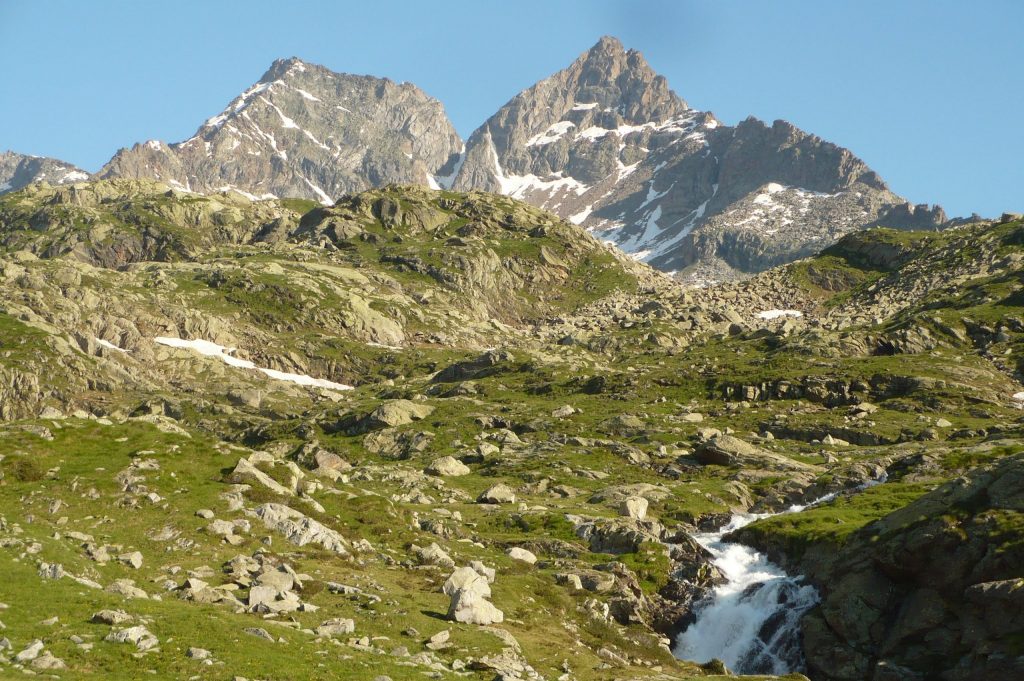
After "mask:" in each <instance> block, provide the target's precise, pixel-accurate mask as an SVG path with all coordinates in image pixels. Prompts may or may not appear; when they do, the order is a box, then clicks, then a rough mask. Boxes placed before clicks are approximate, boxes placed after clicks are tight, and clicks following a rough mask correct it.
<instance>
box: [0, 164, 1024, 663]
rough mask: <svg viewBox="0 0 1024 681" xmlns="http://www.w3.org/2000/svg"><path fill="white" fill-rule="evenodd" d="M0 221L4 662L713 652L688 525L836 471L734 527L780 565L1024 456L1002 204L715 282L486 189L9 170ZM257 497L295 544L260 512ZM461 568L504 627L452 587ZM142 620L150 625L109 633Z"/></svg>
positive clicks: (526, 659) (1011, 267)
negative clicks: (672, 272) (678, 648)
mask: <svg viewBox="0 0 1024 681" xmlns="http://www.w3.org/2000/svg"><path fill="white" fill-rule="evenodd" d="M0 223H2V227H0V245H2V248H3V249H4V251H3V253H2V254H0V290H2V292H3V301H2V303H0V378H2V379H3V380H0V417H2V418H3V422H0V437H2V439H0V456H2V457H3V458H2V460H0V472H2V475H3V478H2V480H0V547H2V550H0V561H3V562H4V563H5V568H4V573H5V574H10V575H11V576H12V577H11V579H10V580H9V581H8V582H6V583H5V584H4V585H0V602H2V603H4V604H5V605H7V608H6V609H5V610H2V611H0V620H2V621H3V623H4V624H5V625H6V629H4V630H3V631H2V632H0V637H3V638H6V639H7V640H8V641H9V642H10V644H11V645H10V649H8V650H0V660H2V661H0V669H3V667H8V668H14V667H16V666H21V667H24V668H27V669H29V670H36V671H45V670H47V667H48V666H50V671H52V673H55V674H58V675H60V676H61V677H62V678H97V677H99V676H103V677H117V676H118V675H119V674H120V675H122V676H123V677H124V678H134V677H137V676H138V675H139V674H141V673H144V672H145V671H147V670H152V671H154V672H155V673H156V674H157V675H158V676H164V677H168V676H186V675H196V676H198V677H199V678H211V679H215V678H231V677H232V676H234V675H240V676H245V677H248V678H267V679H273V678H321V677H338V676H343V677H345V678H366V679H373V678H376V677H377V676H379V675H382V674H384V675H388V676H390V677H391V678H395V679H400V678H408V677H409V675H410V674H415V675H419V674H420V673H421V672H426V673H432V674H435V675H438V676H439V677H442V678H447V677H449V676H450V677H455V676H464V677H465V676H467V675H468V677H469V678H481V679H490V678H494V677H495V675H496V674H498V675H501V674H504V675H505V676H504V678H518V677H522V678H539V677H543V678H548V679H560V678H564V679H579V680H584V679H613V678H614V679H627V678H645V679H648V678H664V679H684V678H696V677H709V675H711V674H713V672H714V669H713V668H711V667H709V668H708V669H707V670H705V669H701V668H700V667H698V666H697V665H695V664H692V663H687V662H684V661H679V660H675V659H673V657H672V656H671V654H670V653H669V651H668V649H667V647H666V645H665V644H666V643H667V641H668V639H666V638H664V637H665V636H672V635H674V634H675V633H676V632H678V631H679V630H680V629H681V628H682V627H683V626H685V624H686V623H687V622H688V621H689V620H688V618H689V617H691V612H692V607H693V603H694V602H695V601H697V600H699V598H700V597H701V596H702V595H704V594H705V593H707V590H708V589H709V588H710V587H711V586H713V584H714V583H715V582H716V580H717V579H718V578H719V577H718V576H717V573H716V571H715V569H714V568H713V566H711V564H710V562H709V561H708V557H707V556H706V555H704V554H703V553H702V552H701V551H700V550H699V549H698V548H696V547H695V546H694V545H693V543H692V541H691V540H690V539H689V534H690V533H693V532H695V531H696V528H697V527H704V528H706V527H708V526H714V525H717V524H720V523H721V522H723V520H724V518H726V517H727V515H728V514H729V513H731V512H735V511H746V510H757V511H762V510H780V509H782V508H785V507H786V506H788V505H790V504H792V503H796V502H801V501H806V500H808V499H811V498H815V497H818V496H821V495H823V494H826V493H829V492H840V493H841V494H840V496H839V497H838V499H837V500H836V501H835V502H834V503H832V504H828V505H824V506H821V507H817V508H814V509H810V510H808V511H805V512H803V513H799V514H793V515H787V516H779V517H777V518H774V519H771V520H768V521H764V522H762V523H757V524H755V525H752V526H750V527H749V528H748V530H747V533H746V535H745V537H747V541H751V542H754V543H757V544H759V545H762V546H764V547H765V548H766V549H768V550H770V551H772V552H773V553H775V554H778V555H779V557H780V559H785V560H788V561H789V562H791V563H792V564H794V565H796V564H797V563H798V561H801V560H805V559H807V557H809V556H813V555H816V552H820V551H822V547H830V548H829V549H828V550H829V551H832V552H833V553H835V550H836V549H837V548H838V549H842V547H844V546H847V545H853V544H851V542H856V541H859V539H858V538H859V537H860V536H861V534H862V533H863V532H869V531H870V528H871V527H873V526H874V525H875V524H876V523H878V522H885V520H883V519H884V518H887V517H889V516H890V515H891V514H893V513H899V512H900V509H902V508H903V507H906V506H907V505H908V504H913V503H917V502H915V500H917V499H921V498H925V497H927V495H928V494H929V493H930V490H933V489H934V488H936V487H937V486H939V485H941V484H942V483H944V482H945V481H948V480H950V479H953V478H955V477H957V476H960V475H963V474H967V473H968V472H969V471H971V470H972V469H975V468H977V467H979V466H984V465H992V464H993V463H998V462H999V461H1001V460H1002V459H1004V458H1006V457H1007V456H1009V455H1011V454H1013V453H1014V452H1015V451H1018V450H1019V443H1018V438H1019V431H1020V410H1019V409H1018V408H1017V406H1016V404H1015V402H1014V400H1013V399H1012V395H1013V394H1014V393H1016V392H1017V391H1018V390H1020V387H1019V376H1018V374H1017V370H1018V367H1017V365H1016V359H1015V358H1016V353H1017V351H1018V349H1019V348H1018V343H1019V342H1020V341H1021V334H1024V325H1022V324H1021V322H1020V321H1019V318H1020V315H1021V313H1022V310H1021V309H1020V308H1021V306H1022V303H1024V301H1018V300H1017V296H1019V290H1020V288H1021V281H1020V273H1021V270H1020V262H1021V261H1022V260H1024V250H1022V246H1021V245H1020V243H1024V242H1019V238H1018V236H1017V235H1018V234H1019V233H1021V232H1022V231H1024V228H1022V227H1021V225H1020V224H1016V223H1009V224H1003V225H995V226H989V225H974V226H969V227H964V228H960V229H958V230H956V231H950V232H947V233H942V234H938V235H935V234H915V233H904V232H901V233H892V232H888V231H884V230H873V231H871V232H867V233H864V234H858V235H854V236H851V237H848V238H847V239H844V240H843V241H841V242H840V243H839V244H837V245H836V246H834V247H832V248H830V249H829V250H828V251H827V252H826V253H825V254H823V255H821V256H818V257H816V258H812V259H810V260H807V261H801V262H800V263H795V264H793V265H790V266H786V267H783V268H779V269H776V270H772V271H771V272H769V273H765V274H762V275H759V276H758V277H757V278H755V279H754V280H751V281H748V282H745V283H741V284H730V285H725V286H719V287H711V288H707V289H683V288H682V287H680V286H679V285H678V284H677V283H675V282H673V281H672V280H670V279H669V278H667V277H665V276H664V275H661V274H659V273H657V272H654V271H652V270H650V269H649V268H647V267H645V266H642V265H639V264H636V263H634V262H632V261H631V260H629V259H627V258H625V257H624V256H622V255H621V254H619V253H617V252H615V251H613V250H610V249H608V248H607V247H605V246H603V245H602V244H600V243H598V242H597V241H596V240H594V239H592V238H590V237H589V236H588V235H586V234H585V233H582V232H580V231H579V230H578V229H577V228H575V227H573V226H572V225H569V224H566V223H564V222H561V221H559V220H558V219H557V218H554V217H553V216H550V215H548V214H546V213H543V212H541V211H539V210H537V209H534V208H531V207H529V206H526V205H524V204H521V203H518V202H515V201H513V200H510V199H508V198H505V197H499V196H493V195H488V194H482V193H471V194H460V193H454V192H431V191H428V190H425V189H421V188H386V189H381V190H376V191H372V192H367V193H364V194H360V195H356V196H352V197H345V198H343V199H342V200H340V201H339V202H338V203H337V204H336V205H334V206H332V207H328V208H318V207H314V206H313V205H310V204H306V203H302V202H297V201H291V200H284V201H260V202H250V201H248V200H247V199H245V198H244V197H240V196H238V195H232V194H219V195H209V196H204V195H196V194H183V193H180V192H175V191H173V190H171V189H169V188H168V187H166V186H163V185H160V184H159V183H152V182H142V181H124V180H115V181H103V182H95V183H88V184H82V185H74V186H71V187H61V188H48V187H45V186H42V185H36V186H33V187H31V188H29V189H26V190H24V191H22V192H15V193H12V194H10V195H6V196H4V197H3V198H0ZM968 244H969V245H970V248H966V247H965V246H966V245H968ZM950 282H952V283H954V284H955V286H946V284H947V283H950ZM940 284H942V285H940ZM943 286H946V288H943ZM792 308H797V309H801V310H803V311H804V312H805V316H804V317H801V318H799V319H792V318H789V319H776V320H762V319H759V318H758V313H759V312H761V311H764V310H769V309H792ZM157 336H177V337H181V338H187V339H199V340H207V341H211V342H215V343H217V344H219V345H222V346H225V347H229V348H236V350H235V355H236V356H238V357H241V358H245V359H249V360H251V361H252V362H254V363H255V365H256V366H260V367H267V368H271V369H276V370H280V371H285V372H291V373H297V374H305V375H309V376H313V377H316V378H324V379H329V380H331V381H335V382H339V383H344V384H348V385H352V386H354V389H353V390H350V391H344V392H339V391H332V390H327V389H320V388H309V387H304V386H299V385H296V384H292V383H287V382H283V381H277V380H272V379H269V378H267V377H266V376H264V375H263V374H261V373H258V372H255V371H252V370H247V369H240V368H236V367H231V366H228V365H226V364H225V363H223V362H222V361H220V360H219V359H216V358H211V357H203V356H201V355H199V354H198V353H196V352H193V351H190V350H185V349H174V348H169V347H166V346H163V345H159V344H156V343H155V342H154V341H153V339H154V338H155V337H157ZM100 341H105V342H106V343H107V344H109V345H113V346H115V347H114V348H112V347H109V345H106V344H104V343H101V342H100ZM719 432H721V433H726V434H731V435H732V436H733V437H734V438H736V439H738V440H739V441H740V443H739V444H738V445H735V444H731V443H732V442H733V440H732V439H730V438H724V437H717V435H718V433H719ZM993 440H998V441H999V444H998V446H992V445H991V442H990V441H993ZM730 448H731V449H730ZM709 452H711V454H709ZM722 452H725V454H722ZM714 453H717V454H716V456H718V457H721V456H726V455H728V456H731V457H733V458H727V459H726V460H722V459H720V458H719V459H714V460H715V461H718V462H719V463H708V461H710V460H712V459H711V458H708V457H710V456H712V454H714ZM446 456H450V457H453V458H455V459H456V460H458V463H461V466H462V467H459V466H458V465H455V466H454V467H453V463H452V462H446V463H442V462H439V461H438V460H439V459H442V458H443V457H446ZM723 463H724V465H723ZM438 471H440V472H441V473H445V472H446V471H448V474H437V473H438ZM884 471H887V472H888V475H889V479H890V482H888V483H886V484H885V485H880V486H877V487H874V488H872V489H870V490H868V491H866V492H863V493H861V494H857V495H851V494H847V493H846V492H847V491H850V490H854V489H855V488H857V487H858V486H859V485H861V484H863V483H864V482H865V481H867V480H870V479H873V478H875V477H877V476H878V475H880V474H881V473H882V472H884ZM452 472H454V473H455V474H452ZM499 484H500V485H504V486H507V488H508V489H507V490H504V492H505V498H504V503H479V502H478V499H479V497H480V496H481V494H483V493H484V492H485V491H486V490H488V489H491V488H492V487H494V486H495V485H499ZM513 495H514V501H512V500H511V497H512V496H513ZM497 496H498V497H500V496H501V495H500V494H497ZM636 497H643V498H645V499H646V500H647V501H648V502H649V506H648V508H647V511H646V516H645V517H642V518H637V517H629V516H627V515H623V513H622V511H621V508H622V507H623V502H624V501H626V500H628V499H633V498H636ZM275 505H279V506H275ZM282 508H292V509H295V511H298V512H300V513H301V514H302V516H304V517H305V519H306V520H302V521H301V523H305V524H304V525H303V526H302V527H300V528H299V531H298V532H297V533H292V534H293V536H300V537H302V539H300V541H309V542H311V543H304V544H303V545H301V546H300V545H297V544H295V543H292V542H290V541H289V540H288V538H287V536H286V535H287V534H289V531H288V528H285V529H284V530H282V526H268V525H266V524H265V523H264V520H263V518H262V517H261V514H262V515H264V516H265V515H266V513H267V509H282ZM197 513H198V515H197ZM1007 522H1009V521H1007ZM271 525H273V523H272V524H271ZM310 527H313V528H315V529H316V532H314V533H313V535H315V537H314V536H313V535H310V533H309V528H310ZM1006 527H1007V528H1009V529H1008V530H1007V531H1006V532H1004V533H1003V534H1000V535H998V536H999V539H998V541H1000V542H1001V541H1004V540H1005V541H1008V542H1010V541H1017V538H1018V537H1019V535H1018V534H1017V533H1016V532H1017V530H1016V529H1014V528H1016V525H1013V523H1009V524H1008V525H1006ZM896 531H897V532H898V529H897V530H896ZM317 532H319V534H317ZM334 533H337V534H334ZM339 536H340V538H343V539H338V537H339ZM316 537H319V539H316ZM324 537H334V538H335V539H336V541H333V542H332V541H331V540H328V541H327V544H323V543H319V544H318V543H317V541H319V540H322V539H323V538H324ZM993 541H996V540H995V539H994V540H993ZM433 545H436V547H435V546H433ZM513 548H520V549H525V550H527V551H529V552H531V553H532V554H534V555H535V556H536V558H537V561H536V563H533V564H530V563H527V562H523V561H521V560H517V559H515V558H513V557H511V556H509V555H508V553H509V550H510V549H513ZM136 551H137V552H139V554H140V555H141V565H138V566H136V565H133V560H132V555H133V554H134V553H135V552H136ZM240 556H241V558H239V557H240ZM122 557H123V558H122ZM473 561H480V562H482V563H483V565H484V566H486V567H489V568H494V569H495V570H496V577H495V579H494V582H493V584H491V585H490V591H491V596H490V597H489V599H488V600H489V601H490V602H492V603H493V604H494V606H496V607H497V608H498V609H500V610H501V611H502V612H503V615H504V618H503V621H502V622H500V623H494V624H490V625H484V626H481V625H476V624H466V623H461V622H452V621H450V620H449V619H448V618H447V613H448V606H449V598H448V596H446V595H445V594H443V593H441V587H442V585H443V584H444V582H445V580H446V579H447V578H448V576H449V574H451V572H452V566H453V564H454V565H455V566H465V565H469V564H470V563H471V562H473ZM136 562H137V561H136ZM58 565H59V566H60V568H59V570H57V568H55V567H54V566H58ZM60 573H63V576H58V575H59V574H60ZM282 575H285V576H282ZM54 576H58V578H56V579H51V577H54ZM812 576H814V575H813V574H812ZM75 580H78V581H75ZM119 580H133V584H128V583H127V582H123V581H119ZM281 580H284V584H283V585H282V584H281ZM264 583H267V584H277V585H278V587H281V588H277V590H276V592H275V594H276V595H274V596H273V598H272V599H271V601H270V602H269V603H268V602H264V600H265V599H262V597H261V596H260V595H258V594H261V593H264V592H265V589H264V590H263V591H260V587H261V584H264ZM284 587H287V588H284ZM254 589H255V590H256V593H253V592H254ZM143 595H144V596H145V597H142V596H143ZM133 596H134V597H133ZM261 599H262V600H261ZM103 609H122V610H124V611H126V612H127V614H128V615H130V616H131V617H132V618H133V619H132V620H130V621H126V622H124V623H121V624H114V625H111V624H95V623H91V622H90V618H91V617H92V615H93V614H94V613H96V612H97V611H100V610H103ZM250 610H252V611H254V612H248V611H250ZM52 617H57V618H58V620H57V621H56V622H51V621H50V618H52ZM210 619H213V620H215V624H213V625H211V624H209V620H210ZM334 619H340V620H351V621H352V624H353V630H352V631H348V625H347V623H345V624H344V625H339V627H338V629H337V631H335V632H334V633H331V632H330V631H329V630H328V629H325V628H321V629H320V631H319V632H318V628H320V627H321V625H323V624H324V623H325V622H328V621H330V620H334ZM833 624H834V623H833ZM133 625H141V626H144V627H146V629H147V630H148V631H149V632H150V633H151V634H152V636H154V637H155V638H156V640H157V644H155V645H154V646H153V647H148V644H147V643H145V642H143V643H141V644H125V643H116V642H112V641H107V640H105V637H106V636H107V635H108V634H109V633H111V631H112V630H115V631H116V630H121V629H124V628H126V627H131V626H133ZM203 625H206V626H203ZM247 629H249V630H255V629H262V630H264V631H265V632H266V633H267V634H268V635H269V636H268V637H263V636H262V633H261V632H259V631H256V633H255V634H253V633H246V630H247ZM444 631H449V632H450V638H448V639H447V640H441V639H443V638H444V636H443V635H442V636H440V637H438V638H436V639H434V640H433V641H431V637H433V636H434V635H435V634H438V633H440V632H444ZM820 638H821V639H822V640H824V639H825V638H826V637H820ZM36 640H39V641H42V644H43V648H42V651H43V652H39V651H37V655H36V657H35V658H34V659H29V658H30V657H32V655H31V653H30V654H28V655H27V656H24V659H20V660H19V659H18V658H17V657H16V656H17V655H18V654H19V653H21V652H22V651H23V650H25V649H26V648H27V647H29V646H30V644H31V643H32V642H33V641H36ZM239 644H241V645H239ZM857 645H859V646H862V647H863V646H870V645H881V644H880V643H877V642H875V643H864V642H859V643H858V644H857ZM977 645H980V644H977ZM975 647H976V646H975ZM141 648H146V650H141ZM190 648H200V649H203V650H204V651H209V658H208V659H206V660H204V659H201V658H203V657H204V656H206V654H207V653H204V652H196V651H193V654H192V656H190V655H189V652H188V651H189V649H190ZM810 657H811V659H812V661H813V660H817V659H819V658H817V657H814V655H810ZM53 659H56V660H59V661H60V662H61V664H62V665H63V666H64V668H59V669H58V668H55V667H57V666H58V665H57V664H56V663H54V662H53ZM915 659H916V660H917V662H920V660H925V662H921V664H925V663H927V664H932V665H935V664H938V663H937V662H936V661H935V660H934V659H933V658H929V657H927V656H924V657H920V659H918V658H915ZM38 660H42V661H41V662H40V661H38ZM905 662H907V661H906V660H901V661H900V663H901V664H903V663H905ZM911 662H913V663H915V664H916V663H917V662H914V661H911ZM711 678H713V677H711ZM815 678H817V677H815Z"/></svg>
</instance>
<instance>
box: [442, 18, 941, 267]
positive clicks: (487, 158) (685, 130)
mask: <svg viewBox="0 0 1024 681" xmlns="http://www.w3.org/2000/svg"><path fill="white" fill-rule="evenodd" d="M454 186H455V187H456V188H459V189H469V188H482V189H486V190H488V191H499V192H502V193H505V194H509V195H511V196H514V197H516V198H521V199H523V200H525V201H528V202H530V203H533V204H535V205H538V206H542V207H544V208H547V209H548V210H551V211H553V212H555V213H557V214H559V215H561V216H562V217H565V218H568V219H570V220H571V221H573V222H575V223H576V224H579V225H582V226H583V227H585V228H587V229H589V230H591V231H593V232H595V233H596V234H599V235H600V236H602V238H605V239H607V240H609V241H612V242H614V243H615V244H616V245H618V246H619V247H621V248H622V249H623V250H625V251H627V252H629V253H632V254H634V255H635V257H637V258H638V259H642V260H645V261H647V262H649V263H651V264H653V265H655V266H656V267H659V268H660V269H664V270H669V271H680V270H687V271H688V273H689V274H691V275H695V277H696V278H697V279H708V278H713V279H719V278H723V277H725V278H732V277H735V276H738V275H739V276H742V275H744V274H746V273H751V272H756V271H760V270H762V269H765V268H766V267H770V266H771V265H774V264H778V263H780V262H786V261H788V260H792V259H795V258H797V257H801V256H804V255H810V254H811V253H813V252H816V251H818V250H820V249H821V248H822V247H824V246H826V245H827V244H829V243H831V242H832V241H834V240H835V239H836V238H837V237H838V236H839V235H841V234H843V233H845V232H848V231H850V230H853V229H858V228H860V227H863V226H865V225H868V224H873V223H877V222H879V221H883V222H888V224H891V225H894V226H904V225H908V226H909V225H911V224H912V225H913V226H916V227H928V226H933V225H934V224H936V222H937V221H941V220H942V219H944V216H942V215H941V213H939V212H934V211H931V210H925V211H920V210H918V211H915V210H912V207H910V206H909V204H907V203H906V202H905V201H904V200H903V199H901V198H900V197H898V196H896V195H895V194H893V193H892V192H890V191H889V190H888V188H887V187H886V185H885V183H884V182H882V180H881V179H880V178H879V177H878V175H877V174H876V173H874V171H872V170H871V169H870V168H868V167H867V165H866V164H865V163H864V162H863V161H861V160H860V159H858V158H857V157H856V156H854V155H853V154H852V153H851V152H850V151H849V150H847V149H843V148H841V147H838V146H836V145H834V144H831V143H829V142H826V141H824V140H821V139H820V138H818V137H816V136H814V135H810V134H808V133H806V132H804V131H802V130H799V129H798V128H796V127H795V126H793V125H791V124H789V123H787V122H785V121H776V122H775V123H774V124H772V125H770V126H769V125H766V124H765V123H763V122H761V121H759V120H757V119H754V118H749V119H747V120H745V121H743V122H742V123H740V124H739V125H737V126H735V127H729V126H725V125H723V124H722V123H721V122H720V121H718V120H717V119H716V118H715V117H714V115H712V114H710V113H707V112H701V111H697V110H695V109H691V108H690V107H689V106H688V105H687V104H686V102H685V101H684V100H683V99H681V98H680V97H679V96H678V95H676V94H675V93H674V92H673V91H672V90H671V89H670V88H669V85H668V82H667V80H666V79H665V78H664V77H663V76H660V75H658V74H656V73H655V72H654V71H653V70H652V69H651V68H650V66H649V65H648V64H647V62H646V61H645V60H644V58H643V56H642V55H641V54H640V53H639V52H636V51H635V50H628V51H627V50H625V49H624V47H623V46H622V44H621V43H620V42H619V41H618V40H616V39H614V38H610V37H604V38H601V40H599V41H598V42H597V44H596V45H594V46H593V47H592V48H591V49H590V50H588V51H587V52H584V53H583V54H582V55H580V57H579V58H578V59H576V60H575V61H574V62H573V63H572V64H571V65H570V66H569V67H567V68H566V69H563V70H562V71H559V72H557V73H555V74H554V75H552V76H550V77H549V78H546V79H544V80H542V81H540V82H539V83H537V84H536V85H534V86H533V87H531V88H528V89H526V90H524V91H523V92H521V93H520V94H518V95H516V96H515V97H513V98H512V99H511V100H510V101H509V102H508V103H507V104H506V105H505V106H503V107H502V108H501V109H500V110H499V111H498V112H497V113H496V114H495V115H494V116H492V117H491V118H489V119H488V120H487V121H486V122H485V123H484V124H483V125H482V126H481V127H480V128H478V129H477V130H476V131H475V132H474V133H473V135H472V136H470V139H469V142H468V143H467V150H466V156H465V161H464V163H463V164H462V166H461V168H460V172H459V174H458V177H457V178H456V180H455V183H454ZM910 215H913V220H911V221H909V222H908V221H907V220H906V219H904V218H906V217H907V216H910ZM696 270H699V271H696Z"/></svg>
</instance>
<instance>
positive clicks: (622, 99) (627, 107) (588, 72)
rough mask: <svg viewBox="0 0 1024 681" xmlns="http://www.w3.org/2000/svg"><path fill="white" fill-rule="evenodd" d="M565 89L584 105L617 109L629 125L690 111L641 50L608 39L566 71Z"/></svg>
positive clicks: (601, 41) (604, 38)
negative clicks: (591, 104) (587, 103)
mask: <svg viewBox="0 0 1024 681" xmlns="http://www.w3.org/2000/svg"><path fill="white" fill-rule="evenodd" d="M563 74H564V78H563V79H564V81H565V85H566V86H567V87H568V88H569V89H570V90H571V91H573V92H575V94H576V99H577V100H578V101H580V102H597V103H598V104H599V105H601V106H602V107H604V108H611V109H614V110H615V111H616V112H617V113H619V115H621V116H622V117H623V118H624V119H625V120H626V121H629V122H633V123H636V122H648V121H650V120H655V119H659V118H665V117H668V116H672V115H675V114H679V113H682V112H684V111H686V110H687V109H688V108H689V107H688V106H687V104H686V102H684V101H683V100H682V99H681V98H680V97H679V96H678V95H676V94H675V93H674V92H672V90H670V89H669V87H668V81H667V80H666V79H665V77H664V76H660V75H658V74H657V73H655V72H654V70H653V69H652V68H651V67H650V65H649V64H648V63H647V60H645V59H644V57H643V55H642V54H641V53H640V52H638V51H637V50H626V49H625V48H624V47H623V45H622V43H621V42H619V40H618V39H617V38H613V37H611V36H604V37H602V38H601V39H600V40H598V41H597V43H596V44H595V45H594V46H593V47H592V48H590V49H589V50H587V51H586V52H584V53H583V54H582V55H580V56H579V58H578V59H577V60H576V61H575V62H573V64H572V65H571V66H570V67H569V68H568V69H566V70H564V71H562V72H560V73H559V74H556V75H555V76H554V77H555V78H558V77H559V76H562V75H563Z"/></svg>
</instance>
